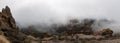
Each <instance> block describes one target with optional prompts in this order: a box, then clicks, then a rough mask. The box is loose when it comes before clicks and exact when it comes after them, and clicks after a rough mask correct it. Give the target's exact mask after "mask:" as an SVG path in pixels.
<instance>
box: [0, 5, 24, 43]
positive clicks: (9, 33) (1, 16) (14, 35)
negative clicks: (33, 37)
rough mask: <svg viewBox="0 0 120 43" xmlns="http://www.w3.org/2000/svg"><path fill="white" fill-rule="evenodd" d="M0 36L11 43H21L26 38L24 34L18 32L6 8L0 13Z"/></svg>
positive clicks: (8, 9)
mask: <svg viewBox="0 0 120 43" xmlns="http://www.w3.org/2000/svg"><path fill="white" fill-rule="evenodd" d="M0 34H1V35H3V36H5V37H7V39H8V40H10V42H11V43H23V41H24V40H25V37H26V35H25V34H23V33H21V32H19V29H18V28H17V26H16V23H15V20H14V18H13V17H12V14H11V11H10V8H9V7H8V6H6V7H5V8H3V9H2V12H0Z"/></svg>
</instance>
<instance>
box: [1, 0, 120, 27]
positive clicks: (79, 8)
mask: <svg viewBox="0 0 120 43" xmlns="http://www.w3.org/2000/svg"><path fill="white" fill-rule="evenodd" d="M0 4H1V5H0V8H3V7H4V6H5V5H8V6H10V8H11V9H12V14H13V16H14V18H15V20H16V21H17V22H18V23H20V24H21V25H22V26H28V25H31V24H41V23H42V24H48V25H50V24H52V23H65V22H66V19H69V18H96V19H104V18H105V19H110V20H115V21H116V22H118V23H116V24H119V23H120V20H119V18H120V17H119V16H120V15H119V14H120V12H119V11H120V5H119V4H120V0H0Z"/></svg>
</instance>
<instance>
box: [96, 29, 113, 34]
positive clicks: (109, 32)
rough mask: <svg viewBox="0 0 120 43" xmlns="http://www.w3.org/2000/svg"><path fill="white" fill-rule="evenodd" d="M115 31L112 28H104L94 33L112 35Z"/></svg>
mask: <svg viewBox="0 0 120 43" xmlns="http://www.w3.org/2000/svg"><path fill="white" fill-rule="evenodd" d="M112 34H113V31H112V30H111V29H109V28H108V29H103V30H101V31H97V32H95V34H94V35H102V36H112Z"/></svg>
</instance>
